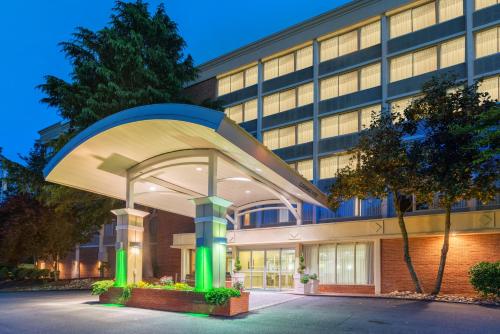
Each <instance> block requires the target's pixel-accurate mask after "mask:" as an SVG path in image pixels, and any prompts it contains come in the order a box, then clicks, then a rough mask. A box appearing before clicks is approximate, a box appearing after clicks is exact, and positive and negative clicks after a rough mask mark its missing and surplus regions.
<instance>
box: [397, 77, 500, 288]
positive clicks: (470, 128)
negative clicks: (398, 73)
mask: <svg viewBox="0 0 500 334" xmlns="http://www.w3.org/2000/svg"><path fill="white" fill-rule="evenodd" d="M422 91H423V96H422V97H420V98H418V99H416V100H415V102H414V103H412V104H411V105H410V106H408V107H407V108H406V109H405V111H404V115H405V118H406V122H405V128H406V131H408V133H409V134H410V135H420V139H418V140H416V141H415V142H414V143H413V144H412V145H411V148H410V151H411V156H412V157H413V159H414V162H415V164H416V166H417V169H418V174H419V182H418V183H417V188H416V193H417V194H419V195H420V196H421V197H422V198H427V200H428V201H431V200H432V197H433V196H434V195H435V194H437V196H438V203H439V205H440V207H442V208H443V209H444V210H445V223H444V240H443V246H442V249H441V259H440V263H439V268H438V273H437V277H436V282H435V286H434V289H433V291H432V294H434V295H437V294H438V293H439V291H440V289H441V284H442V280H443V274H444V270H445V265H446V257H447V254H448V249H449V236H450V230H451V211H452V206H453V204H454V203H456V202H458V201H461V200H470V199H473V198H478V199H480V200H483V201H487V200H491V199H492V198H493V196H494V195H495V194H496V193H497V192H498V188H497V185H496V184H497V181H498V170H499V160H498V124H499V123H500V119H499V118H498V115H499V114H498V110H497V109H492V107H493V106H494V104H495V103H494V102H493V101H491V99H490V98H489V95H488V93H480V92H478V84H474V85H471V86H462V87H459V88H457V82H456V81H455V80H454V78H452V77H435V78H432V79H431V80H430V81H429V82H427V83H425V84H424V85H423V87H422Z"/></svg>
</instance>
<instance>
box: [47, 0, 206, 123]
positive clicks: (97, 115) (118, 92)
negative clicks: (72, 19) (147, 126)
mask: <svg viewBox="0 0 500 334" xmlns="http://www.w3.org/2000/svg"><path fill="white" fill-rule="evenodd" d="M60 45H61V47H62V51H63V52H64V54H65V55H66V57H67V58H68V59H69V60H70V62H71V64H72V67H73V71H72V73H71V82H67V81H65V80H63V79H61V78H58V77H55V76H51V75H48V76H46V82H45V83H44V84H42V85H40V88H41V89H42V91H43V92H44V93H45V94H46V95H47V96H46V97H45V98H44V99H43V100H42V101H43V102H45V103H47V104H48V105H49V106H52V107H55V108H57V110H58V111H59V114H60V115H61V116H62V117H63V118H64V119H66V120H68V121H69V122H70V127H71V129H76V130H77V131H78V130H82V129H84V128H86V127H87V126H89V125H90V124H92V123H94V122H96V121H98V120H99V119H101V118H103V117H106V116H108V115H111V114H113V113H116V112H118V111H121V110H124V109H127V108H131V107H135V106H139V105H147V104H154V103H165V102H185V101H186V99H185V97H184V96H183V93H182V89H183V87H184V85H185V84H186V83H188V82H189V81H192V80H193V79H195V77H196V72H197V71H196V69H195V67H194V66H193V60H192V58H191V56H189V55H188V56H184V53H183V49H184V47H185V42H184V40H183V39H182V37H181V36H180V35H179V34H178V32H177V25H176V24H175V22H173V21H172V20H171V19H170V18H169V17H168V15H167V14H166V12H165V8H164V5H163V4H161V5H159V6H158V8H157V9H156V11H155V12H154V14H150V12H149V10H148V5H147V4H146V3H144V2H142V1H136V2H134V3H127V2H124V1H117V2H116V5H115V7H114V9H113V14H112V15H111V22H110V24H109V25H108V26H107V27H105V28H103V29H101V30H98V31H92V30H90V29H87V28H82V27H79V28H77V30H76V32H75V33H74V34H73V40H72V41H68V42H62V43H60Z"/></svg>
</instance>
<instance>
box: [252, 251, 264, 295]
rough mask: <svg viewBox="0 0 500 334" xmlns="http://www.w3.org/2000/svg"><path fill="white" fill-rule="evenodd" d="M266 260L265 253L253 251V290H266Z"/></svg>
mask: <svg viewBox="0 0 500 334" xmlns="http://www.w3.org/2000/svg"><path fill="white" fill-rule="evenodd" d="M264 258H265V251H263V250H254V251H252V285H251V286H252V289H262V288H264Z"/></svg>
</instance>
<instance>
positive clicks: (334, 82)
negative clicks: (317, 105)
mask: <svg viewBox="0 0 500 334" xmlns="http://www.w3.org/2000/svg"><path fill="white" fill-rule="evenodd" d="M319 95H320V100H326V99H331V98H333V97H337V96H339V77H338V76H333V77H330V78H328V79H323V80H321V81H320V92H319Z"/></svg>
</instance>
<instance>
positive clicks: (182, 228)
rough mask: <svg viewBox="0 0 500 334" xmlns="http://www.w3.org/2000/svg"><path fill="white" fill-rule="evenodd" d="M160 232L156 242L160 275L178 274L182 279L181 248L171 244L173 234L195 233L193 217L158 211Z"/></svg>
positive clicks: (174, 276)
mask: <svg viewBox="0 0 500 334" xmlns="http://www.w3.org/2000/svg"><path fill="white" fill-rule="evenodd" d="M158 223H159V224H158V234H157V243H156V258H157V264H158V271H159V274H160V276H172V277H173V278H174V279H175V278H176V275H177V277H178V279H181V277H180V275H181V250H180V249H175V248H172V247H170V246H172V244H173V239H174V237H173V235H174V234H176V233H193V232H194V229H195V227H194V220H193V218H190V217H186V216H181V215H177V214H175V213H170V212H165V211H159V212H158Z"/></svg>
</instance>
